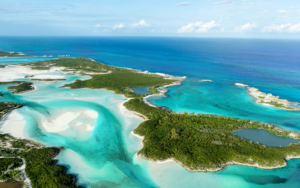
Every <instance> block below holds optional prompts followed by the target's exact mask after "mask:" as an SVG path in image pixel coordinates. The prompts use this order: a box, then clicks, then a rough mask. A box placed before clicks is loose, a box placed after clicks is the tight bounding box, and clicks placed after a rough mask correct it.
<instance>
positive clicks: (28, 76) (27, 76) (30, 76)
mask: <svg viewBox="0 0 300 188" xmlns="http://www.w3.org/2000/svg"><path fill="white" fill-rule="evenodd" d="M32 77H34V75H26V76H25V78H32Z"/></svg>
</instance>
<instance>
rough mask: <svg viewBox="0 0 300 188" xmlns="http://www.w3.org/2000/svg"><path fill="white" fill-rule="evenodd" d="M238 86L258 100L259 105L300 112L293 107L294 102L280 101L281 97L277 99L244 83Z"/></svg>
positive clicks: (237, 84) (299, 109)
mask: <svg viewBox="0 0 300 188" xmlns="http://www.w3.org/2000/svg"><path fill="white" fill-rule="evenodd" d="M235 85H236V86H239V87H242V88H244V89H246V90H247V91H248V94H249V95H251V96H252V97H254V98H255V99H256V101H255V102H256V103H257V104H261V105H265V106H272V107H274V108H278V109H282V110H288V111H300V108H295V107H291V103H294V102H292V101H288V100H286V99H280V98H279V96H277V97H275V96H273V95H272V94H270V93H269V94H266V93H263V92H261V91H260V90H259V89H257V88H254V87H250V86H249V85H246V84H242V83H235Z"/></svg>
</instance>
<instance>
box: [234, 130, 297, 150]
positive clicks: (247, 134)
mask: <svg viewBox="0 0 300 188" xmlns="http://www.w3.org/2000/svg"><path fill="white" fill-rule="evenodd" d="M234 134H235V135H237V136H239V137H241V138H244V139H247V140H251V141H253V142H259V143H261V144H263V145H266V146H270V147H285V146H288V145H290V144H292V143H299V140H295V139H292V138H286V137H282V136H277V135H275V134H272V133H269V132H268V131H266V130H262V129H243V130H239V131H236V132H234Z"/></svg>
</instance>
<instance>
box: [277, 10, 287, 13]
mask: <svg viewBox="0 0 300 188" xmlns="http://www.w3.org/2000/svg"><path fill="white" fill-rule="evenodd" d="M278 12H279V13H280V14H283V13H288V12H290V11H288V10H278Z"/></svg>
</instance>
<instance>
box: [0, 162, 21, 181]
mask: <svg viewBox="0 0 300 188" xmlns="http://www.w3.org/2000/svg"><path fill="white" fill-rule="evenodd" d="M22 164H23V162H22V159H19V158H0V180H9V179H12V178H14V177H15V176H16V175H19V174H21V173H20V171H19V170H14V169H15V168H18V167H20V166H22Z"/></svg>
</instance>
